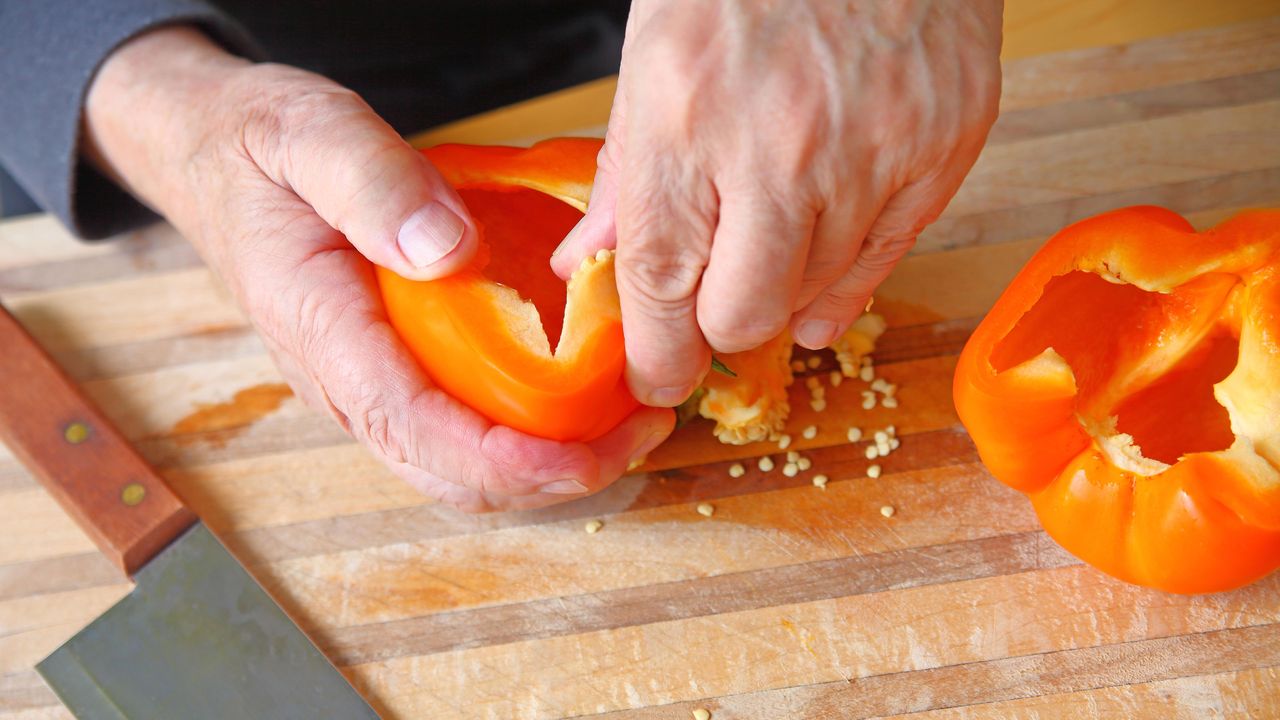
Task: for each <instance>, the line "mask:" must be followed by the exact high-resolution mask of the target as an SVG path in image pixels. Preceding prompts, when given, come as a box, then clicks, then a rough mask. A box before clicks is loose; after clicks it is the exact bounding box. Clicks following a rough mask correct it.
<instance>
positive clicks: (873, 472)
mask: <svg viewBox="0 0 1280 720" xmlns="http://www.w3.org/2000/svg"><path fill="white" fill-rule="evenodd" d="M867 477H869V478H871V479H873V480H874V479H875V478H878V477H880V466H879V465H872V466H870V467H868V468H867Z"/></svg>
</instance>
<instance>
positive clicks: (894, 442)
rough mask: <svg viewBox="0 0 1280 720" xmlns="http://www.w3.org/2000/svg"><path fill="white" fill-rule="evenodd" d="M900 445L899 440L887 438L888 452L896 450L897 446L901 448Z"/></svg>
mask: <svg viewBox="0 0 1280 720" xmlns="http://www.w3.org/2000/svg"><path fill="white" fill-rule="evenodd" d="M901 445H902V441H901V440H899V439H898V438H896V437H891V438H889V449H890V450H897V449H898V447H899V446H901Z"/></svg>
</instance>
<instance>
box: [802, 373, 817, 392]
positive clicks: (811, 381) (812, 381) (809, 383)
mask: <svg viewBox="0 0 1280 720" xmlns="http://www.w3.org/2000/svg"><path fill="white" fill-rule="evenodd" d="M819 382H820V381H819V380H818V378H817V377H815V376H813V375H810V376H809V377H807V378H805V379H804V386H805V387H807V388H809V389H810V390H814V389H816V388H817V387H818V383H819Z"/></svg>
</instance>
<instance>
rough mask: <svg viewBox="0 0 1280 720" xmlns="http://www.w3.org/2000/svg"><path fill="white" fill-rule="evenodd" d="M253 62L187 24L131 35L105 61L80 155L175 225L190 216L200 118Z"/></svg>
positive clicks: (88, 111)
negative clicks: (233, 53) (235, 76)
mask: <svg viewBox="0 0 1280 720" xmlns="http://www.w3.org/2000/svg"><path fill="white" fill-rule="evenodd" d="M248 64H249V63H248V61H246V60H244V59H242V58H239V57H236V56H234V55H231V54H230V53H227V52H226V51H224V50H223V49H222V48H220V47H219V46H218V45H216V44H215V43H213V42H212V41H211V40H209V39H208V38H207V37H206V36H205V35H204V34H202V33H200V32H199V31H197V30H195V29H193V28H190V27H173V28H164V29H160V30H156V31H153V32H150V33H146V34H144V35H142V36H140V37H137V38H134V39H133V40H131V41H130V42H128V43H126V44H125V45H123V46H122V47H121V48H120V49H118V50H117V51H116V52H115V53H113V54H112V55H111V56H110V57H109V58H108V59H107V60H106V62H104V63H103V65H102V68H101V69H100V70H99V72H98V74H97V77H96V78H95V79H94V82H93V84H92V85H91V86H90V88H89V92H88V96H87V100H86V103H85V113H84V120H83V139H82V154H83V156H84V157H85V158H86V159H87V160H88V161H89V162H90V163H92V164H93V165H94V166H95V167H96V168H97V169H98V170H100V171H101V172H103V173H104V174H105V175H107V176H108V177H110V178H111V179H113V180H115V181H116V182H118V183H120V185H121V186H123V187H125V188H126V189H128V190H129V191H130V192H131V193H132V194H133V195H134V196H135V197H137V198H138V199H139V200H141V201H142V202H144V203H146V204H147V205H148V206H150V207H151V208H153V209H154V210H156V211H157V212H159V213H160V214H162V215H164V216H165V217H167V218H169V219H170V220H171V221H173V222H175V223H180V222H181V219H183V218H187V217H191V216H193V215H194V213H193V212H192V208H191V204H192V203H193V202H194V198H193V197H192V194H191V193H190V192H189V191H187V190H186V189H187V188H189V187H190V183H189V178H188V175H189V174H190V173H195V172H199V168H198V167H195V166H193V163H195V157H196V152H195V151H196V149H197V148H199V147H200V144H201V137H200V135H201V133H202V127H201V123H200V120H201V119H202V118H209V117H211V116H212V115H213V112H212V111H213V107H212V104H215V103H217V102H218V100H217V99H218V97H219V95H221V94H222V90H223V87H224V86H225V84H226V83H227V82H229V81H231V79H232V77H233V76H234V75H235V73H236V72H237V71H238V70H240V69H242V68H244V67H245V66H247V65H248Z"/></svg>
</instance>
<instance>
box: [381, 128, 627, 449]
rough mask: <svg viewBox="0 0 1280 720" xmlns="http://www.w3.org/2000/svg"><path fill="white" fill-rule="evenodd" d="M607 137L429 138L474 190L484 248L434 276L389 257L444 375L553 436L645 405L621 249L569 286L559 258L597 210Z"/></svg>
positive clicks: (449, 385) (415, 349) (393, 310)
mask: <svg viewBox="0 0 1280 720" xmlns="http://www.w3.org/2000/svg"><path fill="white" fill-rule="evenodd" d="M600 144H601V141H599V140H594V139H589V138H563V139H557V140H548V141H545V142H540V143H538V144H536V145H534V146H533V147H531V148H527V149H526V148H510V147H482V146H467V145H441V146H438V147H435V148H431V149H429V150H426V151H424V152H425V154H426V156H427V158H428V159H430V160H431V162H432V163H433V164H434V165H435V167H436V169H438V170H439V171H440V173H441V174H442V175H443V176H444V178H445V179H446V180H448V181H449V182H450V183H451V184H452V185H453V186H454V187H455V188H457V190H458V193H459V194H460V195H461V196H462V199H463V201H464V202H466V204H467V208H468V209H469V210H470V211H471V215H472V217H473V218H474V220H475V223H476V227H477V229H478V231H479V235H480V244H481V245H480V250H479V252H477V254H476V258H475V259H474V260H473V261H472V263H471V264H470V266H468V267H467V268H465V269H464V270H462V271H461V272H458V273H456V274H454V275H452V276H450V277H447V278H444V279H441V280H434V281H431V282H418V281H413V280H406V279H405V278H402V277H400V276H398V275H396V274H395V273H393V272H391V271H389V270H386V269H384V268H378V270H377V276H378V283H379V286H380V287H381V290H382V299H383V303H384V305H385V306H386V310H387V315H388V317H389V318H390V320H391V324H392V326H394V327H395V329H396V331H397V332H398V333H399V335H400V337H401V338H402V339H403V340H404V342H405V344H406V345H407V346H408V348H409V350H410V351H411V352H412V353H413V355H414V357H415V358H417V360H418V362H419V363H420V364H421V365H422V367H423V368H424V369H425V370H426V371H427V373H428V375H430V377H431V379H432V380H433V381H434V382H435V383H437V384H438V385H439V386H440V387H441V388H443V389H444V390H445V391H446V392H448V393H449V394H451V395H453V396H454V397H456V398H458V399H460V400H462V401H463V402H464V403H466V404H467V405H469V406H471V407H472V408H474V409H476V410H477V411H479V412H480V413H481V414H483V415H485V416H486V417H488V418H489V419H490V420H492V421H494V422H496V423H500V424H503V425H507V426H510V427H513V428H516V429H518V430H522V431H524V432H527V433H530V434H533V435H538V436H541V437H547V438H552V439H555V440H590V439H592V438H595V437H598V436H600V435H602V434H604V433H605V432H607V431H608V430H610V429H611V428H613V427H614V426H615V425H617V424H618V423H619V422H621V421H622V420H623V419H624V418H625V417H626V416H627V415H628V414H630V413H631V412H632V411H633V410H635V409H636V408H637V407H638V403H637V402H636V400H635V399H634V398H633V397H632V396H631V393H630V392H628V390H627V387H626V383H625V381H624V379H623V368H624V366H625V358H624V354H623V344H622V316H621V312H620V310H619V306H618V293H617V288H616V285H615V283H614V275H613V256H612V253H610V252H607V251H606V252H601V253H600V254H598V255H597V256H596V257H594V258H588V259H587V260H585V261H584V262H583V264H582V266H581V267H580V268H579V269H578V270H577V271H576V272H575V273H574V275H573V278H572V279H571V280H570V282H569V283H568V284H567V286H566V284H565V282H564V281H562V280H560V278H558V277H556V275H555V274H554V273H553V272H552V271H551V268H550V266H549V264H548V259H549V258H550V256H551V253H552V252H553V251H554V249H555V248H556V246H557V245H558V244H559V243H560V241H561V240H562V239H563V238H564V236H565V234H566V233H567V232H568V231H569V230H570V229H571V228H572V227H573V226H574V224H575V223H577V221H578V220H579V219H580V218H581V217H582V213H583V212H584V211H585V210H586V207H587V200H588V198H589V197H590V195H591V184H592V179H593V177H594V175H595V169H596V154H597V153H598V152H599V150H600ZM553 342H554V343H555V344H554V345H553V344H552V343H553Z"/></svg>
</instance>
